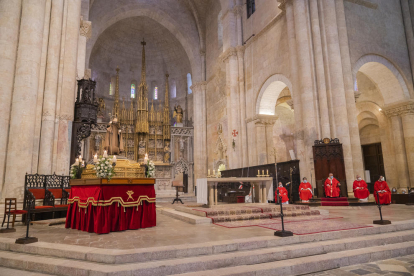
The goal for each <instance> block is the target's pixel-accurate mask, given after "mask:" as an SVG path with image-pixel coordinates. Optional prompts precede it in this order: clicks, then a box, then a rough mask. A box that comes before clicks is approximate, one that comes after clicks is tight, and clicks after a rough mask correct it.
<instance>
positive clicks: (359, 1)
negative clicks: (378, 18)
mask: <svg viewBox="0 0 414 276" xmlns="http://www.w3.org/2000/svg"><path fill="white" fill-rule="evenodd" d="M345 1H347V2H350V3H353V4H357V5H361V6H364V7H366V8H370V9H373V10H376V9H377V8H378V4H374V3H371V2H368V1H366V0H345Z"/></svg>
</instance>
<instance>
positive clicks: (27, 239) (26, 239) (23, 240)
mask: <svg viewBox="0 0 414 276" xmlns="http://www.w3.org/2000/svg"><path fill="white" fill-rule="evenodd" d="M34 204H35V202H34V201H32V200H30V201H29V206H28V209H27V219H26V225H27V228H26V237H24V238H18V239H17V240H16V243H19V244H29V243H34V242H38V241H39V240H38V239H37V238H35V237H29V226H30V221H31V220H30V210H31V209H32V205H33V206H34Z"/></svg>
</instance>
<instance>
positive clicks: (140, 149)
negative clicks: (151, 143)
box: [138, 137, 145, 154]
mask: <svg viewBox="0 0 414 276" xmlns="http://www.w3.org/2000/svg"><path fill="white" fill-rule="evenodd" d="M138 152H139V154H144V153H145V141H144V139H142V137H141V140H140V141H139V143H138Z"/></svg>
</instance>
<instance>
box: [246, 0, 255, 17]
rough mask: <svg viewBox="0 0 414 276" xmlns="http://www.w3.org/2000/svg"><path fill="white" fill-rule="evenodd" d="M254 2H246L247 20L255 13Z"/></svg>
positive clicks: (250, 0)
mask: <svg viewBox="0 0 414 276" xmlns="http://www.w3.org/2000/svg"><path fill="white" fill-rule="evenodd" d="M255 2H256V1H255V0H247V1H246V9H247V18H249V17H250V16H251V15H252V14H253V13H254V12H255V11H256V3H255Z"/></svg>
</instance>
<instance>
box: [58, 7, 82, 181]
mask: <svg viewBox="0 0 414 276" xmlns="http://www.w3.org/2000/svg"><path fill="white" fill-rule="evenodd" d="M80 7H81V0H73V1H68V6H67V8H68V9H67V19H66V36H65V42H64V43H65V55H64V58H63V62H64V65H65V66H64V68H63V79H62V95H61V98H60V114H59V127H58V142H57V164H56V166H57V167H56V174H68V173H69V166H70V164H69V156H70V147H71V135H70V133H72V121H73V112H74V103H75V89H76V70H77V64H76V63H77V54H78V40H79V27H80Z"/></svg>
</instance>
